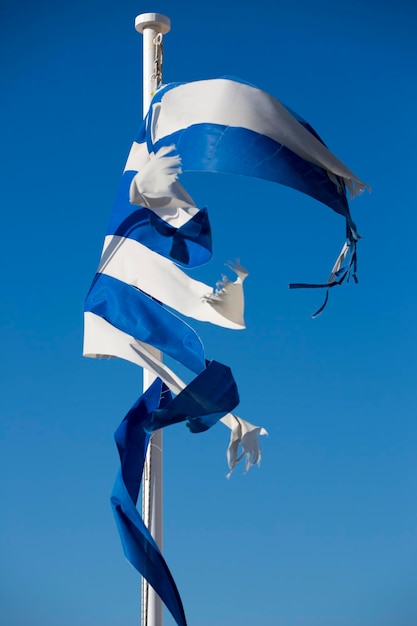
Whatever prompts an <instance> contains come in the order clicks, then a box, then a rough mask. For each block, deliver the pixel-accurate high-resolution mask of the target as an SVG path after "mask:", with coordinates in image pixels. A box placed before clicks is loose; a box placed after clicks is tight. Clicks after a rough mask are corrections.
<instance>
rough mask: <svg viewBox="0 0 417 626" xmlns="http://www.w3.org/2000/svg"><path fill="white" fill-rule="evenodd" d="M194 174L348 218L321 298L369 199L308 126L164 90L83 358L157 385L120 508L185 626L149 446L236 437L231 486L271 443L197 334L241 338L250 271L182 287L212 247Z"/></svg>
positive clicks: (143, 143)
mask: <svg viewBox="0 0 417 626" xmlns="http://www.w3.org/2000/svg"><path fill="white" fill-rule="evenodd" d="M185 171H208V172H222V173H231V174H239V175H243V176H254V177H258V178H262V179H265V180H269V181H272V182H277V183H280V184H283V185H287V186H290V187H293V188H294V189H297V190H298V191H301V192H303V193H305V194H308V195H310V196H312V197H313V198H315V199H316V200H319V201H320V202H322V203H324V204H325V205H327V206H329V207H330V208H331V209H332V210H334V211H336V212H337V213H339V214H340V215H341V216H343V218H344V219H345V222H346V232H347V241H346V243H345V245H344V247H343V249H342V253H341V254H340V255H339V257H338V260H337V261H336V264H335V267H334V268H333V270H332V273H331V277H330V278H329V280H328V282H327V283H326V284H325V285H314V286H327V287H331V286H333V285H334V284H340V283H341V282H342V280H343V278H344V275H346V273H348V272H350V271H351V268H352V267H355V264H356V242H357V240H358V238H359V235H358V233H357V229H356V226H355V224H354V222H353V220H352V218H351V215H350V211H349V205H348V199H347V191H349V193H350V196H351V197H353V196H354V195H356V194H358V193H361V192H362V191H363V190H364V189H365V188H366V187H367V185H365V184H364V183H363V182H362V181H361V180H360V179H359V178H357V177H356V176H355V175H354V174H353V173H352V172H351V171H350V170H349V169H348V168H347V167H346V166H345V165H343V163H341V162H340V161H339V160H338V159H337V157H335V156H334V155H333V154H332V153H331V152H330V151H329V150H328V149H327V147H326V146H325V145H324V143H323V141H322V140H321V139H320V137H319V136H318V135H317V133H316V132H315V131H314V130H313V129H312V128H311V126H310V125H309V124H308V123H307V122H305V121H304V120H303V119H302V118H301V117H300V116H298V115H297V114H295V113H294V112H292V111H290V110H289V109H288V108H286V107H285V106H284V105H283V104H281V103H280V102H279V101H278V100H276V99H275V98H274V97H272V96H271V95H269V94H267V93H265V92H263V91H261V90H260V89H258V88H256V87H254V86H252V85H249V84H247V83H245V82H243V81H241V80H238V79H235V78H227V77H226V78H219V79H212V80H205V81H197V82H192V83H186V84H181V83H173V84H169V85H165V86H163V87H161V88H160V89H158V90H157V92H156V93H155V95H154V97H153V99H152V102H151V105H150V108H149V111H148V113H147V115H146V118H145V120H144V121H143V123H142V125H141V126H140V129H139V132H138V135H137V137H136V139H135V141H134V142H133V145H132V147H131V150H130V153H129V156H128V159H127V162H126V166H125V169H124V172H123V175H122V179H121V183H120V188H119V192H118V195H117V198H116V201H115V205H114V209H113V212H112V214H111V216H110V221H109V225H108V228H107V231H106V234H105V238H104V244H103V251H102V255H101V259H100V263H99V267H98V270H97V273H96V275H95V277H94V279H93V281H92V285H91V288H90V291H89V293H88V295H87V298H86V301H85V307H84V348H83V354H84V356H87V357H93V358H107V357H115V358H121V359H125V360H127V361H130V362H132V363H134V364H135V365H139V366H140V367H142V368H145V369H147V370H149V371H151V372H152V373H153V374H154V375H155V376H156V380H155V382H154V383H153V385H152V386H151V387H150V389H149V390H147V391H146V392H145V393H144V394H143V395H142V396H141V397H140V398H139V399H138V401H137V402H136V403H135V405H134V406H133V407H132V409H131V410H130V411H129V412H128V414H127V416H126V418H125V419H124V420H123V422H122V424H121V425H120V427H119V429H118V430H117V431H116V433H115V439H116V444H117V447H118V450H119V455H120V461H121V469H120V473H119V476H118V478H117V480H116V483H115V486H114V490H113V494H112V498H111V500H112V506H113V510H114V513H115V517H116V522H117V525H118V528H119V532H120V536H121V540H122V544H123V548H124V551H125V554H126V556H127V558H128V559H129V561H130V562H131V563H132V564H133V565H134V567H135V568H136V569H137V570H138V571H139V572H140V573H141V574H142V575H143V576H144V577H145V578H146V579H147V580H148V582H149V583H150V584H151V585H152V586H153V587H154V589H155V591H156V592H157V593H158V594H159V596H160V597H161V599H162V600H163V602H164V603H165V605H166V606H167V607H168V609H169V610H170V611H171V613H172V615H173V617H174V619H175V620H176V622H177V624H178V625H179V626H185V624H186V621H185V616H184V610H183V607H182V603H181V599H180V596H179V593H178V590H177V588H176V585H175V582H174V580H173V578H172V576H171V574H170V571H169V568H168V566H167V564H166V563H165V561H164V559H163V557H162V555H161V553H160V551H159V549H158V547H157V546H156V544H155V542H154V541H153V539H152V537H151V536H150V534H149V532H148V531H147V529H146V527H145V525H144V524H143V521H142V520H141V517H140V515H139V513H138V511H137V509H136V502H137V498H138V493H139V489H140V484H141V475H142V468H143V461H144V458H145V454H146V449H147V445H148V443H149V436H150V434H151V433H152V432H153V431H154V430H156V429H159V428H163V427H165V426H169V425H172V424H175V423H179V422H185V423H186V425H187V427H188V428H189V430H190V431H191V432H193V433H199V432H203V431H205V430H207V429H208V428H211V427H212V426H214V425H215V424H216V423H217V422H218V421H220V422H221V423H223V424H224V425H225V426H226V427H227V428H228V429H229V430H230V441H229V447H228V450H227V461H228V465H229V474H228V475H230V473H231V472H232V471H233V469H234V467H235V466H236V464H237V463H238V462H239V461H240V460H241V459H244V462H245V471H247V470H248V469H249V468H250V467H251V466H252V465H254V464H259V462H260V460H261V449H260V445H259V436H260V435H266V434H267V432H266V430H265V429H264V428H262V427H261V426H256V425H253V424H251V423H250V422H247V421H245V420H242V419H241V418H240V417H238V416H236V415H235V413H234V412H233V411H234V409H235V407H236V406H237V404H238V403H239V395H238V389H237V385H236V382H235V380H234V378H233V375H232V372H231V371H230V369H229V368H228V367H227V366H226V365H223V364H221V363H219V362H217V361H215V360H209V359H208V358H207V356H206V352H205V348H204V346H203V344H202V341H201V339H200V337H199V336H198V334H197V333H196V332H195V331H194V330H193V328H192V326H191V325H190V323H189V321H190V320H193V319H194V320H199V321H203V322H208V323H211V324H216V325H219V326H223V327H225V328H229V329H231V330H241V329H244V328H245V322H244V292H243V283H244V280H245V279H246V277H247V275H248V272H247V271H246V269H245V268H244V267H243V266H241V265H240V264H238V263H229V265H228V267H229V273H230V275H231V276H228V277H223V278H222V280H221V281H218V282H217V283H216V282H215V281H214V284H215V286H214V287H212V286H210V285H207V284H205V283H202V282H200V281H197V280H195V279H192V278H191V277H190V276H189V275H188V274H187V270H188V269H189V268H194V267H197V266H199V265H202V264H204V263H206V262H207V261H208V260H209V259H210V258H211V250H212V248H211V243H212V235H211V228H210V223H209V217H208V214H207V211H206V209H205V208H198V206H197V205H196V203H195V201H194V200H193V199H192V198H191V197H190V195H189V194H188V192H187V191H186V190H185V189H184V188H183V187H182V185H181V184H180V182H179V179H180V175H181V173H182V172H185ZM349 253H350V261H348V264H347V266H346V265H344V263H345V261H346V259H347V258H348V254H349ZM292 286H293V287H299V286H306V285H301V284H298V285H292ZM308 286H309V285H308ZM187 320H188V321H187ZM159 353H161V354H162V357H163V356H167V357H170V358H171V359H173V360H174V362H176V363H178V364H180V365H181V366H183V367H185V368H187V370H189V372H190V377H191V382H189V383H188V384H186V383H185V382H183V381H182V380H181V379H180V378H179V377H178V375H177V374H176V373H175V372H174V371H173V369H170V368H169V367H168V366H167V365H166V364H165V362H164V359H163V358H162V359H161V358H159V356H158V355H159Z"/></svg>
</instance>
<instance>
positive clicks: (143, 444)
mask: <svg viewBox="0 0 417 626" xmlns="http://www.w3.org/2000/svg"><path fill="white" fill-rule="evenodd" d="M170 398H171V395H170V393H169V391H167V389H166V388H165V387H164V386H163V385H162V383H161V381H160V379H156V380H155V381H154V383H153V384H152V385H151V387H149V389H148V390H147V391H146V392H145V393H144V394H143V395H142V396H141V398H140V399H139V400H138V401H137V402H136V403H135V405H134V406H133V407H132V408H131V410H130V411H129V413H128V414H127V415H126V417H125V419H124V420H123V422H122V423H121V425H120V426H119V428H118V429H117V430H116V432H115V440H116V444H117V448H118V450H119V456H120V462H121V469H120V472H119V474H118V476H117V478H116V482H115V485H114V487H113V492H112V495H111V505H112V508H113V513H114V516H115V520H116V524H117V528H118V531H119V535H120V539H121V542H122V546H123V551H124V553H125V556H126V558H127V559H128V561H129V562H130V563H131V564H132V565H133V567H134V568H135V569H136V570H137V571H138V572H139V573H140V574H141V575H142V576H143V577H144V578H145V579H146V580H147V581H148V583H149V584H150V585H151V586H152V587H153V588H154V589H155V591H156V593H157V594H158V595H159V597H160V598H161V600H162V601H163V602H164V604H165V606H166V607H167V608H168V610H169V611H170V612H171V614H172V616H173V618H174V619H175V621H176V623H177V624H178V626H186V624H187V621H186V618H185V614H184V608H183V605H182V601H181V597H180V594H179V592H178V589H177V586H176V584H175V581H174V579H173V577H172V575H171V572H170V570H169V568H168V565H167V564H166V562H165V559H164V558H163V556H162V554H161V552H160V550H159V548H158V546H157V545H156V543H155V541H154V540H153V538H152V536H151V534H150V533H149V531H148V529H147V528H146V526H145V524H144V522H143V520H142V518H141V516H140V515H139V512H138V510H137V508H136V502H137V498H138V494H139V490H140V484H141V480H142V472H143V465H144V461H145V456H146V450H147V446H148V443H149V435H148V434H147V433H146V432H145V430H144V424H145V423H148V422H149V421H150V419H151V416H152V413H153V411H154V410H155V409H157V408H158V407H161V408H163V407H164V405H165V402H166V401H167V400H169V399H170Z"/></svg>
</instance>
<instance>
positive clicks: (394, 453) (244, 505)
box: [0, 0, 417, 626]
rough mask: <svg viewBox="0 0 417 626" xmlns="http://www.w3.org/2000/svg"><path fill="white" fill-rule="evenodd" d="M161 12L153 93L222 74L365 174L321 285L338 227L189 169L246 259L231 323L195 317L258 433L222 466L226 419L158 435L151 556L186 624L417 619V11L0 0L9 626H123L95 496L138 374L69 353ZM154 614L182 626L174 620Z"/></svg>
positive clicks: (215, 266) (128, 580) (109, 543)
mask: <svg viewBox="0 0 417 626" xmlns="http://www.w3.org/2000/svg"><path fill="white" fill-rule="evenodd" d="M148 11H155V12H161V13H164V14H165V15H167V16H168V17H170V19H171V22H172V29H171V32H170V33H169V34H167V35H166V37H165V38H164V53H165V54H164V67H163V77H164V82H170V81H189V80H198V79H203V78H214V77H218V76H222V75H234V76H237V77H239V78H241V79H243V80H246V81H248V82H251V83H253V84H255V85H257V86H259V87H260V88H261V89H264V90H265V91H268V92H270V93H271V94H272V95H274V96H275V97H277V98H278V99H279V100H281V101H282V102H283V103H284V104H286V105H287V106H289V107H291V108H292V109H294V110H295V111H297V112H298V113H299V114H300V115H302V116H303V117H304V118H305V119H307V120H308V121H309V122H310V124H311V125H312V126H313V127H314V128H315V129H316V131H317V132H318V133H319V134H320V136H321V137H322V138H323V140H324V141H325V142H326V143H327V145H328V147H329V148H330V149H331V150H332V151H333V152H334V153H335V154H336V155H337V156H338V157H339V158H340V159H341V160H342V161H343V162H344V163H345V164H346V165H347V166H348V167H350V169H352V170H353V171H354V172H355V174H357V175H358V176H359V177H360V178H361V179H362V180H364V181H365V182H366V183H368V184H369V185H371V187H372V191H371V193H368V192H365V193H364V194H363V195H362V196H360V197H358V198H355V199H354V200H353V201H352V202H351V212H352V215H353V218H354V220H355V221H356V223H357V226H358V230H359V233H360V234H361V235H362V239H361V240H360V242H359V246H358V256H359V259H358V263H359V264H358V278H359V284H357V285H355V284H353V283H352V284H351V283H349V284H347V285H344V286H343V287H336V288H335V289H333V290H332V292H331V293H330V300H329V303H328V306H327V308H326V310H325V311H324V313H323V314H322V315H321V316H320V317H318V318H317V319H314V320H313V319H312V318H311V314H312V313H313V312H314V311H315V310H316V309H317V308H318V307H319V306H320V304H321V303H322V299H323V296H324V294H323V293H321V292H319V291H311V290H297V291H292V290H289V289H288V284H289V283H291V282H322V281H324V280H326V279H327V276H328V273H329V270H330V269H331V266H332V264H333V262H334V260H335V258H336V256H337V254H338V252H339V250H340V248H341V246H342V244H343V242H344V235H345V227H344V220H343V218H342V217H341V216H339V215H336V214H335V213H334V212H333V211H331V209H329V208H327V207H325V206H323V205H320V204H319V203H318V202H316V201H315V200H313V199H312V198H310V197H308V196H303V195H302V194H301V193H299V192H296V191H294V190H291V189H289V188H286V187H282V186H279V185H274V184H272V183H268V182H265V181H257V180H248V179H240V178H236V177H226V176H221V175H208V174H206V175H191V174H188V175H187V177H186V178H184V181H183V182H184V185H185V186H186V187H187V189H188V190H189V191H190V193H191V195H192V196H193V197H194V198H195V199H196V200H197V203H198V204H199V205H200V206H203V205H206V206H207V207H208V210H209V215H210V221H211V224H212V229H213V239H214V241H213V249H214V256H213V260H212V261H211V262H210V263H209V264H207V266H205V267H204V268H201V272H200V274H198V276H200V277H201V278H202V279H203V280H205V281H206V282H207V281H209V282H211V284H213V286H214V284H215V282H216V281H217V280H218V278H219V277H220V275H221V274H222V272H223V271H224V269H225V268H224V263H225V262H227V261H228V260H229V259H232V260H233V259H236V258H239V259H240V260H241V262H242V264H243V265H245V266H246V267H247V268H248V270H249V273H250V275H249V277H248V279H247V281H246V283H245V286H246V315H245V317H246V324H247V329H246V330H244V331H229V330H224V329H219V328H208V327H206V326H204V325H203V324H197V323H196V324H194V327H195V328H196V329H197V330H198V331H199V332H200V333H201V336H202V338H203V341H204V344H205V347H206V352H207V355H208V357H209V358H214V359H216V360H219V361H221V362H223V363H226V364H227V365H229V366H230V367H231V368H232V371H233V373H234V376H235V378H236V380H237V383H238V386H239V391H240V398H241V402H240V405H239V407H238V409H237V413H238V415H240V416H241V417H242V418H244V419H247V420H249V421H252V422H254V423H256V424H259V425H262V426H264V427H265V428H266V429H267V430H268V432H269V436H268V437H264V438H263V440H262V444H263V460H262V464H261V466H260V468H257V467H255V468H253V469H252V470H251V471H250V472H249V474H247V475H243V468H242V467H240V466H238V467H237V468H236V470H235V472H234V473H233V475H232V477H231V479H230V480H227V479H226V478H225V475H226V473H227V465H226V457H225V451H226V447H227V443H228V432H227V430H226V429H225V428H224V427H223V426H222V425H221V424H219V425H217V426H216V427H214V428H213V429H212V430H211V431H209V432H207V433H204V434H201V435H191V434H190V433H189V432H188V430H187V429H186V428H185V427H184V425H181V424H180V425H177V426H175V427H170V428H169V429H167V430H166V431H165V435H164V547H163V553H164V555H165V557H166V560H167V562H168V565H169V566H170V568H171V571H172V573H173V576H174V578H175V580H176V582H177V585H178V587H179V590H180V593H181V596H182V599H183V602H184V607H185V612H186V615H187V618H188V622H189V626H194V625H198V626H213V624H215V625H216V626H253V625H254V624H256V626H415V624H417V593H416V580H417V558H416V557H417V503H416V482H417V460H416V458H417V457H416V448H417V420H416V403H417V360H416V352H417V325H416V314H417V297H416V288H415V274H416V269H417V267H416V254H415V246H416V233H417V220H416V196H417V194H416V185H415V179H416V164H417V161H416V151H415V145H416V143H417V125H416V104H417V97H416V96H417V86H416V85H417V83H416V64H417V38H416V32H417V9H416V5H415V3H414V2H412V1H411V0H397V2H390V3H381V2H380V1H377V0H361V1H359V0H350V2H348V3H337V2H336V3H335V2H330V1H329V0H316V1H314V2H309V1H308V0H299V1H298V2H291V3H270V2H269V0H268V1H267V0H259V1H258V2H256V3H249V4H244V3H241V2H235V1H230V0H229V1H227V2H226V1H223V2H220V1H219V0H210V2H189V1H187V0H183V1H181V0H179V1H178V2H168V1H167V0H160V1H158V2H157V3H146V5H145V4H142V3H140V2H133V1H132V0H119V1H117V2H115V1H112V2H110V1H109V0H100V2H99V1H98V0H82V1H81V0H74V1H72V2H52V1H48V0H38V1H37V2H36V3H35V2H34V3H32V2H28V1H27V0H26V1H25V0H23V1H21V2H15V1H13V0H3V2H2V8H1V10H0V28H1V34H0V48H1V54H0V63H1V80H0V85H1V98H0V107H1V108H0V110H1V127H2V129H1V168H0V172H1V180H2V182H1V206H2V216H3V217H2V219H3V234H4V236H3V243H2V245H1V248H0V254H1V258H2V267H3V272H2V297H1V301H0V330H1V345H2V361H3V363H2V376H1V380H2V393H1V404H0V416H1V431H0V435H1V456H0V463H1V474H0V475H1V503H2V513H1V534H0V544H1V557H0V593H1V601H0V623H1V624H2V625H4V626H29V625H30V626H57V625H58V624H59V626H74V625H77V626H115V625H117V626H119V625H120V626H121V625H123V626H130V625H132V626H133V625H136V624H139V623H140V622H139V620H140V577H139V575H138V574H137V573H136V571H135V570H134V569H133V568H132V567H131V566H130V565H129V564H128V563H127V561H126V560H125V558H124V556H123V553H122V549H121V546H120V541H119V536H118V533H117V530H116V526H115V524H114V520H113V515H112V511H111V508H110V503H109V497H110V493H111V489H112V486H113V482H114V479H115V476H116V473H117V470H118V456H117V451H116V447H115V445H114V440H113V433H114V430H115V429H116V427H117V426H118V424H119V423H120V421H121V420H122V419H123V417H124V415H125V413H126V412H127V411H128V409H129V408H130V406H131V405H132V403H133V402H134V401H135V399H136V398H137V397H138V395H139V393H140V390H141V387H142V372H141V370H140V369H139V368H137V367H135V366H133V365H131V364H129V363H127V362H121V361H116V360H114V361H95V360H89V359H85V358H83V357H82V356H81V354H82V336H83V319H82V313H83V303H84V298H85V296H86V294H87V291H88V289H89V286H90V283H91V280H92V278H93V276H94V273H95V271H96V268H97V265H98V261H99V256H100V252H101V246H102V241H103V236H104V232H105V228H106V226H107V221H108V218H109V215H110V212H111V209H112V205H113V201H114V198H115V195H116V191H117V186H118V182H119V178H120V174H121V172H122V170H123V167H124V163H125V160H126V156H127V154H128V151H129V148H130V144H131V141H132V140H133V137H134V135H135V133H136V130H137V128H138V126H139V123H140V120H141V117H142V36H141V35H139V34H138V33H136V31H135V30H134V19H135V17H136V15H138V14H140V13H143V12H148ZM165 624H166V625H167V626H172V624H173V620H172V618H171V617H170V616H169V615H167V616H166V618H165Z"/></svg>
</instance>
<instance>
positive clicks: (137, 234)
mask: <svg viewBox="0 0 417 626" xmlns="http://www.w3.org/2000/svg"><path fill="white" fill-rule="evenodd" d="M136 173H137V172H135V171H131V170H130V171H127V172H124V174H123V176H122V179H121V181H120V185H119V189H118V193H117V197H116V201H115V204H114V209H113V212H112V214H111V216H110V221H109V224H108V226H107V230H106V234H107V235H120V236H122V237H128V238H130V239H134V240H136V241H140V242H141V243H142V244H144V245H145V246H147V247H148V248H150V249H151V250H153V251H154V252H157V253H158V254H161V255H162V256H164V257H167V258H171V259H172V260H173V261H175V262H176V263H178V264H179V265H182V266H183V267H196V266H198V265H202V264H203V263H207V261H209V260H210V258H211V254H212V238H211V228H210V222H209V218H208V214H207V209H205V208H203V209H200V210H199V211H198V213H196V215H194V216H193V217H192V218H191V219H190V220H189V222H187V223H186V224H184V225H183V226H181V228H174V227H173V226H171V225H169V224H168V223H167V222H165V221H164V220H162V219H161V218H160V217H158V215H156V214H155V213H154V212H153V211H151V210H150V209H147V208H145V207H136V206H133V205H132V204H131V203H130V202H129V188H130V184H131V182H132V179H133V177H134V176H135V175H136Z"/></svg>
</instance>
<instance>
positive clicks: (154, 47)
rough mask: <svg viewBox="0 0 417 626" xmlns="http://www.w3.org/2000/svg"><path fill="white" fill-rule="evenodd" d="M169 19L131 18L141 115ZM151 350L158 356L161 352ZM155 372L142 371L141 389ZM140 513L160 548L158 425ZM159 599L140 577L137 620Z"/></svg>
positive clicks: (152, 619) (150, 619) (155, 82)
mask: <svg viewBox="0 0 417 626" xmlns="http://www.w3.org/2000/svg"><path fill="white" fill-rule="evenodd" d="M170 28H171V21H170V19H169V18H168V17H166V16H165V15H161V14H160V13H141V15H138V16H137V17H136V19H135V29H136V30H137V31H138V32H139V33H142V35H143V117H145V115H146V113H147V111H148V108H149V104H150V102H151V99H152V93H153V92H154V91H155V89H156V88H157V87H159V85H160V83H161V81H162V36H163V35H164V34H165V33H168V32H169V30H170ZM154 353H155V354H156V355H157V356H158V358H159V359H161V358H162V357H161V353H160V352H159V351H157V350H155V351H154ZM154 379H155V376H154V375H153V374H151V373H150V372H148V371H147V370H144V371H143V390H144V391H145V390H146V389H147V388H148V387H149V386H150V385H151V384H152V382H153V381H154ZM142 517H143V520H144V522H145V524H146V526H147V527H148V529H149V531H150V533H151V535H152V537H153V538H154V539H155V541H156V543H157V545H158V547H159V549H160V550H162V429H161V430H157V431H155V432H154V433H153V435H152V437H151V441H150V445H149V447H148V452H147V455H146V460H145V466H144V473H143V481H142ZM162 608H163V607H162V601H161V599H160V598H159V596H158V595H157V594H156V593H155V591H154V589H153V588H152V587H151V586H150V585H148V583H147V581H146V580H145V579H144V578H142V601H141V609H142V610H141V624H142V626H162Z"/></svg>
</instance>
